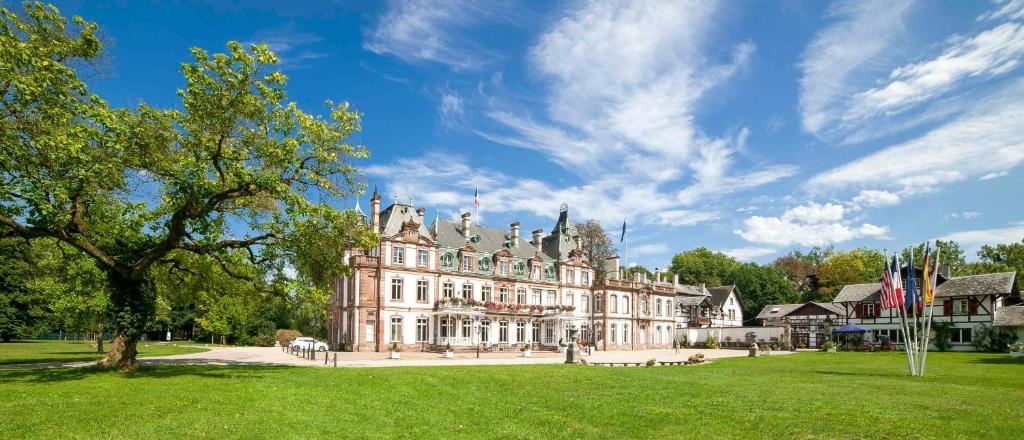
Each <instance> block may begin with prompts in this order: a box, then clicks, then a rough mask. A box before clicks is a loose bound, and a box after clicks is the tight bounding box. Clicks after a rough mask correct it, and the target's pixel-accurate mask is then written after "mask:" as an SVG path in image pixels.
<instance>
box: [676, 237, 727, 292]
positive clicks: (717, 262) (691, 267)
mask: <svg viewBox="0 0 1024 440" xmlns="http://www.w3.org/2000/svg"><path fill="white" fill-rule="evenodd" d="M739 266H740V263H739V262H737V261H736V259H734V258H732V257H730V256H728V255H725V254H723V253H721V252H712V251H710V250H708V249H707V248H704V247H700V248H697V249H693V250H689V251H686V252H680V253H678V254H676V256H674V257H672V265H671V267H670V268H669V271H670V272H671V273H673V274H677V275H679V282H680V283H683V284H693V285H697V284H700V283H705V284H707V285H708V286H709V287H713V286H723V285H726V284H730V282H729V275H730V274H732V272H733V271H735V270H736V269H737V268H738V267H739ZM743 293H746V292H743Z"/></svg>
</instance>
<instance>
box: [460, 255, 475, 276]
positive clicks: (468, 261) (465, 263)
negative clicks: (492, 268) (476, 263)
mask: <svg viewBox="0 0 1024 440" xmlns="http://www.w3.org/2000/svg"><path fill="white" fill-rule="evenodd" d="M462 270H463V271H465V272H469V271H471V270H473V257H470V256H469V255H463V256H462Z"/></svg>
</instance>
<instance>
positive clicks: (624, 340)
mask: <svg viewBox="0 0 1024 440" xmlns="http://www.w3.org/2000/svg"><path fill="white" fill-rule="evenodd" d="M622 343H623V344H628V343H629V324H622Z"/></svg>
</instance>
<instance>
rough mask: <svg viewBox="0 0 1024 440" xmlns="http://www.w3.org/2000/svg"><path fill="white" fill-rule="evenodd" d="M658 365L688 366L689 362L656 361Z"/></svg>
mask: <svg viewBox="0 0 1024 440" xmlns="http://www.w3.org/2000/svg"><path fill="white" fill-rule="evenodd" d="M658 363H659V364H661V365H686V364H689V363H690V362H689V361H658Z"/></svg>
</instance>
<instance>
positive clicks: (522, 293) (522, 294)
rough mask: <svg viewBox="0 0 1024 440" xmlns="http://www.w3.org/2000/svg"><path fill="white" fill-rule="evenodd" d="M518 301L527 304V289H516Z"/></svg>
mask: <svg viewBox="0 0 1024 440" xmlns="http://www.w3.org/2000/svg"><path fill="white" fill-rule="evenodd" d="M516 302H517V303H519V304H526V289H522V288H520V289H516Z"/></svg>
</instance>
